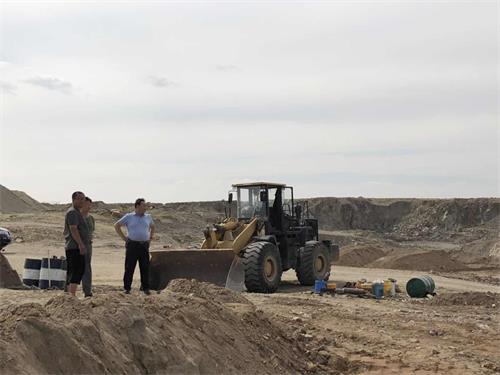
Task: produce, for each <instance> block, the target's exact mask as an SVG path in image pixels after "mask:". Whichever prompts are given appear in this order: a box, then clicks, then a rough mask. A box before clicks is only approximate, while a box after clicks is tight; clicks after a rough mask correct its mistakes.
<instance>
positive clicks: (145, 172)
mask: <svg viewBox="0 0 500 375" xmlns="http://www.w3.org/2000/svg"><path fill="white" fill-rule="evenodd" d="M0 6H1V19H0V25H1V29H0V31H1V40H0V89H1V118H0V121H1V123H0V125H1V128H0V163H1V164H0V183H1V184H3V185H5V186H7V187H9V188H10V189H16V190H24V191H26V192H27V193H28V194H30V195H32V196H33V197H34V198H36V199H38V200H40V201H51V202H55V201H59V202H68V201H69V199H70V194H71V192H72V191H74V190H77V189H78V190H83V191H84V192H85V193H87V194H88V195H89V196H91V197H92V198H93V199H95V200H104V201H107V202H117V201H121V202H123V201H128V202H130V201H133V200H134V199H135V198H137V197H138V196H144V197H145V198H146V199H148V200H151V201H159V202H170V201H192V200H212V199H222V198H224V197H226V196H227V191H228V190H229V186H230V184H231V183H233V182H240V181H251V180H271V181H277V182H285V183H288V184H292V185H294V186H295V191H296V195H298V196H301V197H313V196H366V197H478V196H498V195H499V193H500V191H499V184H498V176H499V161H498V157H499V155H498V144H499V142H500V138H499V132H498V109H497V101H498V96H497V95H498V75H497V74H498V72H497V64H498V42H499V41H498V31H497V27H498V3H497V2H495V1H490V2H480V1H470V2H463V1H462V2H451V1H447V2H422V1H419V2H402V1H394V2H391V1H384V2H382V1H379V2H368V1H363V2H347V1H343V2H340V1H339V2H334V1H331V2H316V3H305V4H298V3H288V2H275V3H267V2H253V3H252V2H246V3H240V4H234V3H233V2H225V3H224V2H218V3H204V2H199V3H190V4H182V3H167V2H162V3H160V2H144V1H137V2H132V1H128V2H111V1H109V2H102V1H99V2H97V1H96V2H79V3H69V2H68V3H67V4H64V3H62V2H58V3H55V2H54V3H47V4H46V5H43V3H41V2H35V3H27V2H21V1H16V2H12V3H9V2H2V3H1V5H0Z"/></svg>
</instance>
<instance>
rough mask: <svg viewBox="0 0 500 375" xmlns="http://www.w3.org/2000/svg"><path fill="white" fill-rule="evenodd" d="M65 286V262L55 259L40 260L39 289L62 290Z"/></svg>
mask: <svg viewBox="0 0 500 375" xmlns="http://www.w3.org/2000/svg"><path fill="white" fill-rule="evenodd" d="M65 284H66V261H65V260H64V259H59V258H57V257H55V256H54V257H52V258H50V263H49V259H48V258H42V267H41V269H40V283H39V286H40V289H64V285H65Z"/></svg>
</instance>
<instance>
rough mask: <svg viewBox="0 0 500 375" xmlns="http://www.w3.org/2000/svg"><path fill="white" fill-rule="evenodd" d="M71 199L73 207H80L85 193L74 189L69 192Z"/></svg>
mask: <svg viewBox="0 0 500 375" xmlns="http://www.w3.org/2000/svg"><path fill="white" fill-rule="evenodd" d="M71 200H72V201H73V207H75V208H78V209H81V208H82V207H83V204H84V203H85V194H83V193H82V192H81V191H75V192H74V193H73V194H71Z"/></svg>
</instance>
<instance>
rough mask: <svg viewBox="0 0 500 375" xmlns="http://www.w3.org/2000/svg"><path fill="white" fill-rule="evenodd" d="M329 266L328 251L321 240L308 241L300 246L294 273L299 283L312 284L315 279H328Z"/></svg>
mask: <svg viewBox="0 0 500 375" xmlns="http://www.w3.org/2000/svg"><path fill="white" fill-rule="evenodd" d="M330 268H331V259H330V253H329V251H328V249H327V248H326V246H325V245H323V244H322V243H321V242H318V241H308V242H306V245H305V246H304V247H301V248H300V250H299V254H298V262H297V267H296V269H295V273H296V274H297V279H299V282H300V284H301V285H314V281H315V280H328V278H329V277H330Z"/></svg>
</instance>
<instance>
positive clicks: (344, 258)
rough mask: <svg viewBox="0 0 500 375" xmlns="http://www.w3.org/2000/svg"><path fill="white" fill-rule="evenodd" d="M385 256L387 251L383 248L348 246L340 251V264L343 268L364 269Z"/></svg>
mask: <svg viewBox="0 0 500 375" xmlns="http://www.w3.org/2000/svg"><path fill="white" fill-rule="evenodd" d="M385 254H386V251H385V250H384V249H383V248H382V247H381V246H369V245H362V246H353V245H351V246H346V247H343V248H342V250H341V251H340V259H339V262H338V264H339V265H341V266H352V267H363V266H366V265H367V264H369V263H371V262H374V261H375V260H377V259H379V258H381V257H383V256H384V255H385Z"/></svg>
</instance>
